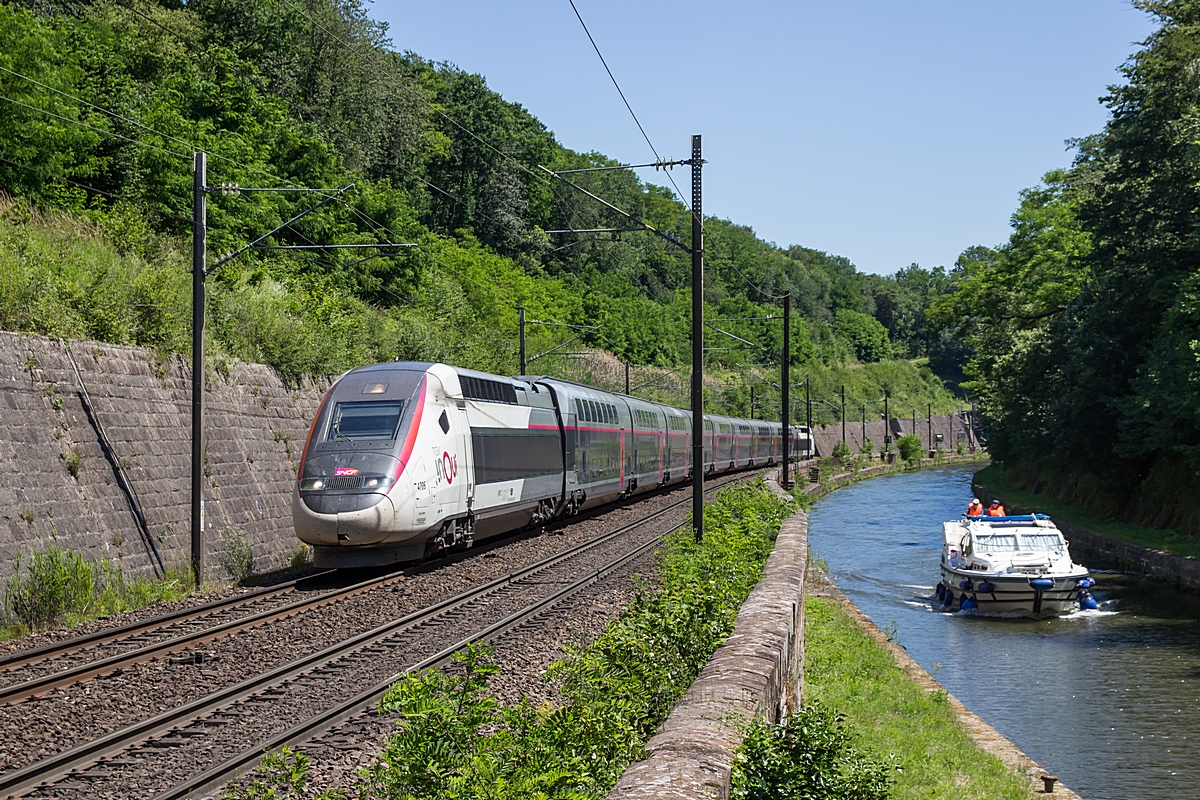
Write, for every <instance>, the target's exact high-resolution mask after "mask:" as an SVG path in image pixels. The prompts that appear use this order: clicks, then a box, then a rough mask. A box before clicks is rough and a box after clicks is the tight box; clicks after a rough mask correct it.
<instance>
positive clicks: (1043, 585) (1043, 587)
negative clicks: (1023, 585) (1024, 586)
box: [1029, 578, 1054, 592]
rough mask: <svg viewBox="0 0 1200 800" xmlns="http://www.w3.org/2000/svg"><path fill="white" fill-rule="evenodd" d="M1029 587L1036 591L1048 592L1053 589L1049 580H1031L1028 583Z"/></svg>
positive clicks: (1051, 581)
mask: <svg viewBox="0 0 1200 800" xmlns="http://www.w3.org/2000/svg"><path fill="white" fill-rule="evenodd" d="M1029 585H1030V586H1032V587H1033V588H1034V589H1035V590H1036V591H1039V592H1048V591H1050V590H1051V589H1053V588H1054V581H1053V580H1051V579H1050V578H1033V579H1032V580H1030V581H1029Z"/></svg>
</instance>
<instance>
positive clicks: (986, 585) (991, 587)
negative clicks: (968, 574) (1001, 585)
mask: <svg viewBox="0 0 1200 800" xmlns="http://www.w3.org/2000/svg"><path fill="white" fill-rule="evenodd" d="M979 591H980V592H981V593H982V594H991V593H992V592H994V591H996V584H994V583H992V582H991V581H984V582H983V583H981V584H979Z"/></svg>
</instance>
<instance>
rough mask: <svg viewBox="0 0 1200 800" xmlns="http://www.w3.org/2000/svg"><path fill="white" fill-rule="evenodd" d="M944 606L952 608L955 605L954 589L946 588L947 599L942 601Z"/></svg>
mask: <svg viewBox="0 0 1200 800" xmlns="http://www.w3.org/2000/svg"><path fill="white" fill-rule="evenodd" d="M942 606H943V607H945V608H952V607H953V606H954V591H953V590H951V589H947V590H946V599H945V600H944V601H943V602H942Z"/></svg>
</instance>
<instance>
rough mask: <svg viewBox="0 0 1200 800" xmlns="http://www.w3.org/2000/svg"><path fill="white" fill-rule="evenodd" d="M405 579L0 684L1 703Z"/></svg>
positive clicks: (378, 581)
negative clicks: (15, 681)
mask: <svg viewBox="0 0 1200 800" xmlns="http://www.w3.org/2000/svg"><path fill="white" fill-rule="evenodd" d="M401 579H402V576H401V575H399V574H397V573H391V574H389V575H384V576H381V577H375V578H371V579H369V580H365V581H360V582H358V583H355V584H352V585H350V586H347V587H345V588H343V589H336V590H334V591H332V592H326V593H325V594H321V595H318V596H317V597H305V598H301V599H299V600H295V601H293V602H291V603H286V604H284V605H282V606H279V607H277V608H268V609H266V610H264V611H260V612H259V613H257V614H251V615H250V616H248V617H240V618H238V619H232V620H229V621H227V622H223V623H220V624H218V625H214V626H212V627H211V628H204V629H203V630H199V631H194V632H192V633H187V634H184V635H182V636H177V637H175V638H173V639H167V640H166V641H162V642H156V643H154V644H148V645H146V646H145V647H139V648H137V649H136V650H130V651H128V652H125V653H115V654H113V655H111V656H108V657H107V658H101V659H98V660H96V661H89V662H87V663H86V664H80V665H78V666H75V667H71V668H69V669H65V670H62V671H60V672H54V673H51V674H49V675H43V676H42V677H40V678H31V679H30V680H27V681H24V682H22V683H14V684H11V685H9V686H3V687H0V703H9V704H15V703H21V702H24V701H26V700H29V699H30V698H33V697H38V696H40V695H44V694H46V693H47V692H52V691H54V690H55V689H62V688H65V687H67V686H71V685H73V684H76V683H79V682H80V681H85V680H88V679H89V678H95V677H98V676H100V675H105V674H107V673H110V672H114V671H116V670H118V669H121V668H123V667H128V666H133V665H135V664H144V663H146V662H147V661H152V660H154V659H156V658H162V657H165V656H169V655H174V654H175V653H179V652H182V651H184V650H187V649H189V648H192V647H195V646H197V645H201V644H207V643H208V642H211V641H212V640H214V639H219V638H221V637H222V636H225V635H227V634H231V633H238V632H241V631H243V630H247V629H249V628H253V627H257V626H259V625H267V624H270V623H272V622H278V621H279V620H281V619H286V618H288V617H292V616H295V615H296V614H300V613H303V612H305V611H311V610H313V609H316V608H321V607H322V606H326V605H329V604H330V603H337V602H340V601H342V600H346V599H348V598H351V597H354V596H356V595H359V594H362V593H364V592H368V591H371V590H372V589H375V588H377V587H379V586H384V585H386V584H387V583H389V582H391V581H396V580H401Z"/></svg>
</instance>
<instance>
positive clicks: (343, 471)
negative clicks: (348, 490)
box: [333, 467, 358, 478]
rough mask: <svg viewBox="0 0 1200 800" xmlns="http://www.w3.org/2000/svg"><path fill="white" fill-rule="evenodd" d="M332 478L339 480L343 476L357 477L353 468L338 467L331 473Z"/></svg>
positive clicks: (356, 471)
mask: <svg viewBox="0 0 1200 800" xmlns="http://www.w3.org/2000/svg"><path fill="white" fill-rule="evenodd" d="M333 474H334V477H337V478H341V477H343V476H350V475H357V474H358V470H357V469H355V468H354V467H338V468H337V469H335V470H334V471H333Z"/></svg>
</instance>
